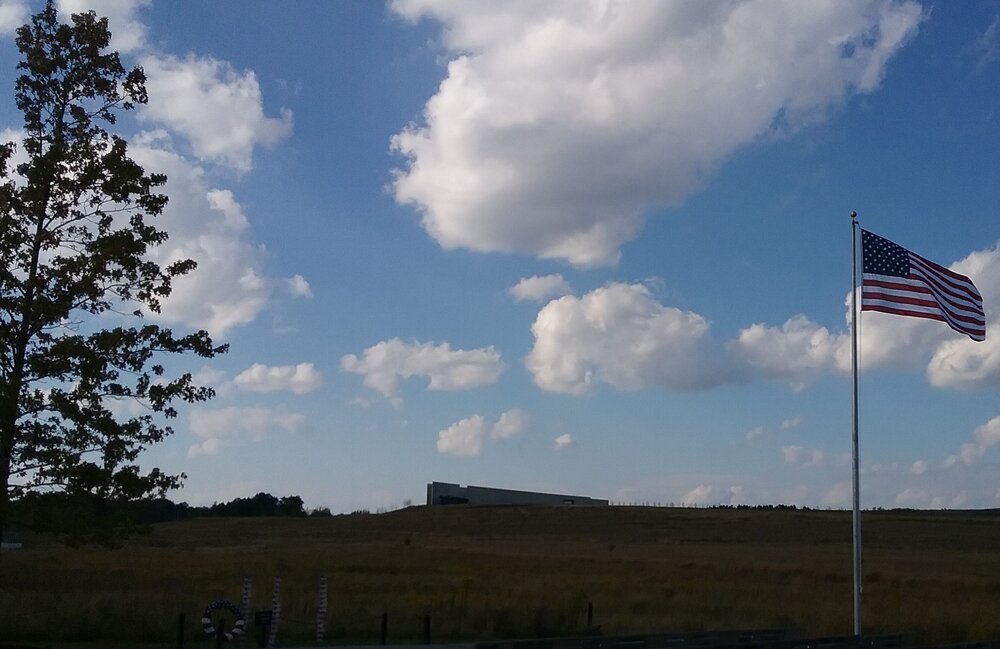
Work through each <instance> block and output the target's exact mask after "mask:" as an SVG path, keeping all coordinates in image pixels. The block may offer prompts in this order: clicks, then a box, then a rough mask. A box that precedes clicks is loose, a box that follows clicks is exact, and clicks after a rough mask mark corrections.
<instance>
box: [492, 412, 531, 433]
mask: <svg viewBox="0 0 1000 649" xmlns="http://www.w3.org/2000/svg"><path fill="white" fill-rule="evenodd" d="M529 421H530V419H529V417H528V413H526V412H524V411H523V410H521V409H520V408H512V409H511V410H508V411H506V412H504V413H503V414H501V415H500V418H499V419H497V421H496V423H495V424H493V428H492V429H491V430H490V437H492V438H493V439H510V438H511V437H515V436H517V435H520V434H521V433H522V432H524V429H525V428H527V426H528V422H529Z"/></svg>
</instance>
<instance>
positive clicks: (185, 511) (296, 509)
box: [131, 492, 331, 524]
mask: <svg viewBox="0 0 1000 649" xmlns="http://www.w3.org/2000/svg"><path fill="white" fill-rule="evenodd" d="M131 506H132V507H134V516H135V519H136V522H138V523H142V524H146V523H162V522H165V521H179V520H186V519H189V518H199V517H203V516H330V515H331V514H330V510H329V509H327V508H326V507H320V508H318V509H312V510H308V511H307V510H306V509H305V507H304V506H303V503H302V498H300V497H299V496H284V497H282V498H278V497H277V496H272V495H271V494H269V493H264V492H260V493H258V494H257V495H256V496H253V497H250V498H233V499H232V500H230V501H228V502H224V503H214V504H212V505H205V506H196V505H189V504H187V503H184V502H181V503H175V502H174V501H172V500H170V499H169V498H158V499H156V500H141V501H136V502H134V503H132V505H131Z"/></svg>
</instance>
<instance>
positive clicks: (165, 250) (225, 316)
mask: <svg viewBox="0 0 1000 649" xmlns="http://www.w3.org/2000/svg"><path fill="white" fill-rule="evenodd" d="M168 146H169V138H167V137H166V136H165V135H164V134H162V133H161V134H144V135H143V136H142V137H139V138H136V140H135V145H134V146H133V147H132V148H131V149H130V150H131V152H132V156H133V157H134V158H135V160H136V161H137V162H138V163H139V164H141V165H143V166H144V167H145V168H146V169H147V170H148V171H151V172H162V173H165V174H166V175H167V184H166V187H165V188H164V191H165V193H166V194H167V195H169V196H170V202H169V203H168V204H167V208H166V210H165V211H164V213H163V216H162V217H161V219H160V220H159V222H158V223H157V225H158V226H159V227H162V228H163V229H165V230H167V231H168V232H169V233H170V239H169V240H168V241H167V242H166V243H165V244H164V245H162V246H160V247H159V248H158V249H156V250H155V251H154V253H153V257H154V259H155V260H156V261H157V262H158V263H160V264H162V265H166V264H169V263H171V262H173V261H176V260H178V259H194V260H195V261H196V262H198V268H197V269H196V270H195V271H194V272H192V273H190V274H189V275H186V276H184V277H181V278H178V279H176V280H174V283H173V293H172V294H171V295H170V297H169V298H168V299H167V300H165V301H164V303H163V312H162V318H163V319H164V320H166V321H168V322H183V323H185V324H189V325H194V326H197V327H203V328H205V329H208V330H209V331H210V332H211V333H213V334H215V335H220V336H221V335H224V334H225V333H226V332H227V331H228V330H229V329H230V328H232V327H234V326H238V325H244V324H247V323H249V322H251V321H253V320H254V318H256V317H257V314H258V313H259V312H260V311H261V309H263V308H264V306H265V305H266V304H267V301H268V298H269V296H270V292H271V286H270V281H269V280H268V278H267V277H266V275H265V273H264V270H263V265H264V261H265V259H266V254H265V252H264V249H263V248H262V247H260V246H258V245H257V244H255V243H253V241H252V239H251V233H250V231H249V227H248V224H247V220H246V217H245V216H244V214H243V210H242V208H241V206H240V205H239V203H237V202H236V199H235V197H234V196H233V194H232V193H231V192H230V191H228V190H221V189H216V188H212V187H210V186H209V185H208V183H207V181H206V179H205V177H204V174H203V173H202V171H201V169H200V168H199V167H198V166H196V165H193V164H191V163H190V162H189V161H187V160H186V159H185V158H183V157H181V156H180V155H178V154H176V153H173V152H172V151H170V150H169V149H168V148H167V147H168Z"/></svg>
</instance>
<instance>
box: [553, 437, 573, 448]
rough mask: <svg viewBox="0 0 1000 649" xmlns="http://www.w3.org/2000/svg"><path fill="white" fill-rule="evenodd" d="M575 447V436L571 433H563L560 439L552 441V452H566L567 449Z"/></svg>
mask: <svg viewBox="0 0 1000 649" xmlns="http://www.w3.org/2000/svg"><path fill="white" fill-rule="evenodd" d="M571 446H573V436H572V435H570V434H569V433H563V434H562V435H560V436H559V437H556V438H555V439H554V440H552V450H553V451H555V452H556V453H558V452H560V451H565V450H566V449H568V448H570V447H571Z"/></svg>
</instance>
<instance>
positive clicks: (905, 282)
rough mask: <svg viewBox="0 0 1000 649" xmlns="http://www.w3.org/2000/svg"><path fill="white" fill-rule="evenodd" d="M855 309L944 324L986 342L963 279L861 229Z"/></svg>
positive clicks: (977, 305) (979, 305) (976, 297)
mask: <svg viewBox="0 0 1000 649" xmlns="http://www.w3.org/2000/svg"><path fill="white" fill-rule="evenodd" d="M861 259H862V263H861V265H862V269H861V270H862V279H861V310H862V311H881V312H882V313H892V314H895V315H904V316H913V317H915V318H929V319H931V320H940V321H941V322H946V323H947V324H948V326H950V327H951V328H952V329H954V330H955V331H958V332H960V333H963V334H965V335H967V336H968V337H969V338H972V339H973V340H986V316H985V314H984V313H983V298H982V296H981V295H980V294H979V291H978V290H977V289H976V285H975V284H973V283H972V280H971V279H969V278H968V277H966V276H965V275H960V274H958V273H956V272H953V271H950V270H948V269H947V268H945V267H944V266H941V265H938V264H935V263H934V262H933V261H929V260H927V259H924V258H923V257H921V256H920V255H918V254H916V253H913V252H910V251H909V250H907V249H906V248H904V247H902V246H900V245H897V244H895V243H893V242H892V241H889V240H888V239H884V238H882V237H880V236H878V235H877V234H872V233H871V232H868V231H867V230H864V229H862V230H861Z"/></svg>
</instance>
